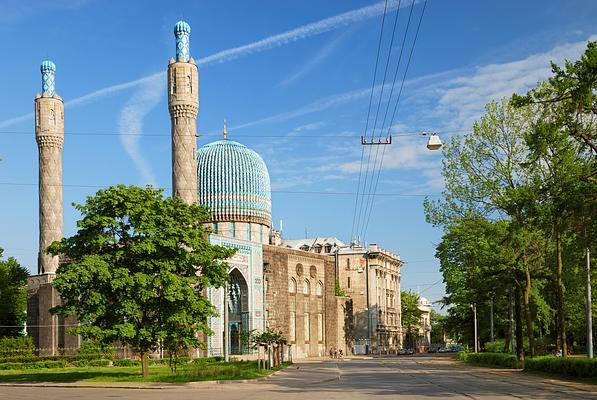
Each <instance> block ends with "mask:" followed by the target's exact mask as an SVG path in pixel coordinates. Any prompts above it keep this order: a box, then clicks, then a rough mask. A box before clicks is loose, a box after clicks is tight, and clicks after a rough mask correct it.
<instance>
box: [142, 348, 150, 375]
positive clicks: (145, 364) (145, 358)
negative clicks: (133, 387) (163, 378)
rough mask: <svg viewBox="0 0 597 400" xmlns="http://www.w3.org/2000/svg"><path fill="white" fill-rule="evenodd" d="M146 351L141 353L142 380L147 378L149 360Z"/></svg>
mask: <svg viewBox="0 0 597 400" xmlns="http://www.w3.org/2000/svg"><path fill="white" fill-rule="evenodd" d="M148 358H149V357H148V354H147V351H143V352H141V371H142V372H143V379H145V378H148V377H149V359H148Z"/></svg>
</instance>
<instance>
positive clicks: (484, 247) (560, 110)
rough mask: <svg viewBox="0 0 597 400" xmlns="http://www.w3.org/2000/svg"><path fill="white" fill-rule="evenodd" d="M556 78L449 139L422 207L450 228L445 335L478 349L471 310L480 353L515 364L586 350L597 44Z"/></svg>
mask: <svg viewBox="0 0 597 400" xmlns="http://www.w3.org/2000/svg"><path fill="white" fill-rule="evenodd" d="M551 70H552V73H551V76H550V77H549V78H548V79H547V80H546V81H544V82H539V83H538V84H537V86H536V87H534V88H532V89H531V90H529V91H528V92H527V93H524V94H513V95H512V96H511V97H510V98H504V99H501V100H494V101H491V102H490V103H489V104H487V105H486V107H485V113H484V115H483V116H482V117H481V118H480V120H478V121H476V122H475V123H474V125H473V130H472V131H471V132H470V133H467V134H464V135H455V136H453V137H451V138H450V140H449V141H448V142H447V143H446V145H445V146H444V150H443V155H444V157H443V161H442V175H443V177H444V181H445V189H444V191H443V194H442V197H441V198H440V199H439V200H430V199H429V198H427V199H425V202H424V205H425V213H426V219H427V222H429V223H431V224H433V225H434V226H438V227H442V228H443V236H442V239H441V242H440V243H439V245H438V246H437V250H436V256H437V257H438V259H439V260H440V266H441V267H440V268H441V272H442V274H443V277H444V282H445V285H446V296H445V297H444V298H443V300H442V302H443V304H444V305H446V306H448V307H449V308H448V316H447V319H446V320H445V321H444V323H445V324H444V328H445V329H446V330H447V331H448V333H450V334H451V335H452V336H453V337H454V338H455V339H456V340H459V341H462V342H468V343H469V344H472V343H473V341H474V339H473V318H472V307H471V306H472V305H473V304H474V305H476V307H477V310H478V315H479V321H480V325H479V332H480V335H479V337H480V342H481V343H480V344H481V345H482V347H483V346H484V344H485V343H486V342H490V341H495V339H496V338H503V346H502V347H503V348H502V350H503V351H509V350H510V349H511V348H512V347H514V348H515V352H516V354H517V356H518V358H519V359H523V358H524V356H525V355H528V356H531V357H532V356H534V355H536V354H539V353H548V352H561V353H562V354H563V355H564V356H566V354H568V352H569V351H581V350H583V349H584V348H585V346H586V344H587V338H588V336H587V322H586V321H587V319H588V318H587V315H586V310H585V307H586V306H587V302H586V301H585V297H586V293H587V292H586V290H587V286H588V287H589V288H590V285H586V282H587V280H588V281H589V283H590V282H594V280H595V275H594V274H591V275H590V276H587V263H589V262H590V261H591V256H590V255H591V254H595V233H596V232H597V223H596V222H597V201H596V200H597V199H596V196H597V176H596V174H597V129H596V125H595V124H596V118H597V42H589V43H588V44H587V48H586V51H585V52H584V54H582V55H581V57H580V58H579V59H578V60H576V61H566V62H565V63H564V65H563V66H558V65H556V64H554V63H552V65H551ZM594 301H595V293H594V292H593V304H594ZM593 310H595V307H593V309H592V310H589V311H590V313H591V314H592V313H593V312H594V311H593ZM492 315H493V318H491V316H492ZM491 323H493V328H494V330H493V331H494V337H491V326H490V324H491Z"/></svg>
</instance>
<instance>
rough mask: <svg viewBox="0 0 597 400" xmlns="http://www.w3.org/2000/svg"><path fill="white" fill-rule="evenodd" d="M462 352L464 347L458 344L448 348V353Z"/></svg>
mask: <svg viewBox="0 0 597 400" xmlns="http://www.w3.org/2000/svg"><path fill="white" fill-rule="evenodd" d="M463 350H464V346H461V345H459V344H457V345H455V346H452V347H450V351H452V352H454V353H456V352H458V351H463Z"/></svg>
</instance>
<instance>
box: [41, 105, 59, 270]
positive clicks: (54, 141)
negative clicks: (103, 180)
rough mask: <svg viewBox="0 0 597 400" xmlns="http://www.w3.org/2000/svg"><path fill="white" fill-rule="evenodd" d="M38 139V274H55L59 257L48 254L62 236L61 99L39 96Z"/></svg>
mask: <svg viewBox="0 0 597 400" xmlns="http://www.w3.org/2000/svg"><path fill="white" fill-rule="evenodd" d="M35 139H36V141H37V146H38V149H39V253H38V273H39V274H47V273H54V272H56V270H57V269H58V257H52V256H51V255H49V254H45V251H46V249H47V248H48V246H49V245H50V244H52V242H54V241H56V240H60V239H62V236H63V207H62V144H63V143H64V104H63V102H62V99H61V98H60V96H58V95H57V94H56V93H53V95H52V97H45V96H40V95H38V96H36V98H35Z"/></svg>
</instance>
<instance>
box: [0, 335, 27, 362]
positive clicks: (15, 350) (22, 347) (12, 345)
mask: <svg viewBox="0 0 597 400" xmlns="http://www.w3.org/2000/svg"><path fill="white" fill-rule="evenodd" d="M34 351H35V346H34V345H33V339H32V338H31V337H30V336H19V337H5V338H1V339H0V357H11V356H33V352H34Z"/></svg>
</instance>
